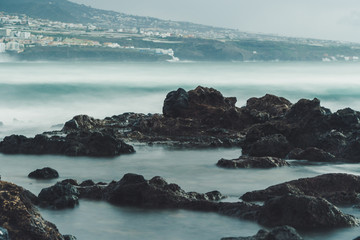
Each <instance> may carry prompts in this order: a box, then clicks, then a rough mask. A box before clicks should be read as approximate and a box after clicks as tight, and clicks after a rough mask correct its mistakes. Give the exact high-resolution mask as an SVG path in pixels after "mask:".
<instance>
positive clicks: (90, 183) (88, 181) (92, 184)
mask: <svg viewBox="0 0 360 240" xmlns="http://www.w3.org/2000/svg"><path fill="white" fill-rule="evenodd" d="M94 185H95V183H94V181H93V180H91V179H89V180H85V181H83V182H82V183H80V185H79V186H81V187H88V186H94Z"/></svg>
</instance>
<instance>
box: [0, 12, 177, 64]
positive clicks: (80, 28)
mask: <svg viewBox="0 0 360 240" xmlns="http://www.w3.org/2000/svg"><path fill="white" fill-rule="evenodd" d="M56 36H57V37H56ZM76 36H81V38H79V37H76ZM86 36H89V37H91V38H93V37H110V38H111V37H131V36H147V37H153V36H155V37H158V38H166V37H169V36H171V34H170V33H160V32H157V31H144V30H143V29H136V28H131V29H116V30H114V29H102V28H98V27H96V26H94V25H92V24H88V25H84V24H75V23H63V22H56V21H55V22H54V21H50V20H46V19H34V18H30V17H28V16H26V15H23V14H22V15H7V14H4V13H1V12H0V53H5V52H12V53H21V52H23V51H24V50H25V49H27V48H33V47H36V46H43V47H44V46H46V47H62V46H65V47H66V46H67V47H71V46H86V47H97V48H101V47H103V48H122V49H136V50H138V51H139V52H151V53H154V54H159V55H169V56H171V57H172V58H173V59H174V60H176V57H174V51H173V50H172V49H161V48H154V49H151V48H135V47H134V46H131V45H126V46H121V45H120V44H118V43H114V42H102V43H100V42H99V41H94V40H89V39H86Z"/></svg>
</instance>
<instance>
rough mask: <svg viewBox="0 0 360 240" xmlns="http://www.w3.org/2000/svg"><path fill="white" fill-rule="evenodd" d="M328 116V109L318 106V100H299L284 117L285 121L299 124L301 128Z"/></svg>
mask: <svg viewBox="0 0 360 240" xmlns="http://www.w3.org/2000/svg"><path fill="white" fill-rule="evenodd" d="M330 114H331V111H330V110H329V109H327V108H324V107H321V106H320V100H319V99H317V98H314V99H313V100H309V99H300V100H299V101H298V102H297V103H295V104H294V105H292V107H291V108H290V110H289V111H288V113H287V115H286V119H287V120H289V121H291V122H296V123H299V124H301V125H302V126H306V125H307V124H309V123H313V122H314V121H316V120H319V119H321V118H322V117H323V116H327V115H330Z"/></svg>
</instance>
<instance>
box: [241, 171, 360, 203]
mask: <svg viewBox="0 0 360 240" xmlns="http://www.w3.org/2000/svg"><path fill="white" fill-rule="evenodd" d="M287 194H296V195H308V196H314V197H322V198H325V199H326V200H328V201H329V202H331V203H333V204H356V203H359V202H360V177H359V176H355V175H351V174H344V173H329V174H324V175H320V176H317V177H312V178H301V179H298V180H293V181H289V182H285V183H281V184H277V185H274V186H271V187H268V188H266V189H264V190H257V191H252V192H247V193H245V194H244V195H243V196H242V197H241V198H242V199H243V200H244V201H264V200H267V199H270V198H273V197H278V196H283V195H287Z"/></svg>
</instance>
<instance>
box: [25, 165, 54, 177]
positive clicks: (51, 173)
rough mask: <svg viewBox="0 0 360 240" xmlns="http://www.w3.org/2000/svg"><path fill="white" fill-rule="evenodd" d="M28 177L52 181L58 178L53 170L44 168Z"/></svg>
mask: <svg viewBox="0 0 360 240" xmlns="http://www.w3.org/2000/svg"><path fill="white" fill-rule="evenodd" d="M28 177H29V178H35V179H53V178H58V177H59V173H58V172H57V171H56V170H55V169H53V168H49V167H45V168H42V169H36V170H35V171H33V172H31V173H29V175H28Z"/></svg>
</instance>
